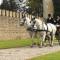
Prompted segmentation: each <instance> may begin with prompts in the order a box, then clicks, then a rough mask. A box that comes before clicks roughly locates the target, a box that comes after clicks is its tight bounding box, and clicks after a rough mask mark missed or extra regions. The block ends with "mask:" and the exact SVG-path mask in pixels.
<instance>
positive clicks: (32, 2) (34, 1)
mask: <svg viewBox="0 0 60 60" xmlns="http://www.w3.org/2000/svg"><path fill="white" fill-rule="evenodd" d="M28 2H29V3H28V4H27V5H28V6H29V7H30V8H31V13H32V12H34V14H39V15H42V12H43V10H42V9H43V3H42V0H28Z"/></svg>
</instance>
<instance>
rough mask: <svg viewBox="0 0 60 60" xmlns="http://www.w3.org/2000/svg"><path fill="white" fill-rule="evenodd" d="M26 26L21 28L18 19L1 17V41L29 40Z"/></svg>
mask: <svg viewBox="0 0 60 60" xmlns="http://www.w3.org/2000/svg"><path fill="white" fill-rule="evenodd" d="M29 37H30V36H29V33H28V31H27V30H26V28H25V27H24V26H20V24H19V18H18V17H16V18H15V17H8V16H0V40H1V39H2V40H6V39H7V40H8V39H22V38H24V39H25V38H29Z"/></svg>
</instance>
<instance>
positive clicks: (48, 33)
mask: <svg viewBox="0 0 60 60" xmlns="http://www.w3.org/2000/svg"><path fill="white" fill-rule="evenodd" d="M47 37H48V42H49V45H51V35H50V32H47Z"/></svg>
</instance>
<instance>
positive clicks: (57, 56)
mask: <svg viewBox="0 0 60 60" xmlns="http://www.w3.org/2000/svg"><path fill="white" fill-rule="evenodd" d="M29 60H60V51H59V52H56V53H51V54H47V55H43V56H38V57H35V58H32V59H29Z"/></svg>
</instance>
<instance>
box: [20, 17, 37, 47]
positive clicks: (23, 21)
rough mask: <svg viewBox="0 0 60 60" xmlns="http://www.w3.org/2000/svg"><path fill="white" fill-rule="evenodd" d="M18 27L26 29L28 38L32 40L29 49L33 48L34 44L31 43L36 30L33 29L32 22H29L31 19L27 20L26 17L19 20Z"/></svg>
mask: <svg viewBox="0 0 60 60" xmlns="http://www.w3.org/2000/svg"><path fill="white" fill-rule="evenodd" d="M20 25H21V26H25V27H26V29H27V31H28V33H29V35H30V37H31V38H32V45H31V47H33V45H35V44H36V43H35V42H34V41H33V38H34V37H35V36H36V33H37V32H36V29H37V28H35V29H33V25H34V24H33V22H31V19H30V18H28V17H24V18H21V20H20Z"/></svg>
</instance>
